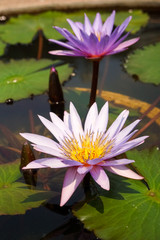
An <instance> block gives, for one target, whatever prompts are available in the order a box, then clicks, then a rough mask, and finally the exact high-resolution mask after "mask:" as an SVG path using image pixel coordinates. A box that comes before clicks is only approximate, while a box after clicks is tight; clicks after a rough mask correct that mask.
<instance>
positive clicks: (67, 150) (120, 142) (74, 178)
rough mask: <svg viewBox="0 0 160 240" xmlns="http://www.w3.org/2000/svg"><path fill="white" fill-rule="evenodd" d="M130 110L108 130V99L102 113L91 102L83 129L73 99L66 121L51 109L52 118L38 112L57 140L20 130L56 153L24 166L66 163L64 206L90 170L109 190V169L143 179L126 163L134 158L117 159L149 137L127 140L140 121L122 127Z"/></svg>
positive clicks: (40, 148) (45, 150) (44, 149)
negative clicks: (49, 118)
mask: <svg viewBox="0 0 160 240" xmlns="http://www.w3.org/2000/svg"><path fill="white" fill-rule="evenodd" d="M128 114H129V111H128V110H124V111H123V112H122V113H121V114H120V115H119V116H118V117H117V119H116V120H115V121H114V122H113V124H112V125H111V126H110V127H109V128H108V130H106V128H107V123H108V103H107V102H106V103H105V104H104V106H103V107H102V109H101V111H100V112H99V114H98V110H97V104H96V103H94V104H93V105H92V106H91V108H90V109H89V111H88V114H87V117H86V120H85V123H84V129H83V127H82V123H81V120H80V117H79V115H78V112H77V110H76V109H75V107H74V105H73V104H72V103H70V113H67V112H65V113H64V121H62V120H61V119H60V118H59V117H58V116H57V115H56V114H54V113H52V112H51V113H50V117H51V121H49V120H47V119H45V118H44V117H42V116H39V118H40V120H41V121H42V123H43V124H44V125H45V127H46V128H47V129H48V130H49V131H50V132H51V133H52V134H53V135H54V137H55V138H56V139H57V141H58V142H55V141H54V140H52V139H50V138H47V137H44V136H40V135H37V134H32V133H21V135H22V136H23V137H24V138H26V139H27V140H29V141H31V142H32V143H33V146H34V149H36V150H37V151H40V152H43V153H47V154H50V155H52V156H53V157H50V158H42V159H38V160H35V161H32V162H30V163H29V164H28V165H27V166H26V167H24V168H23V169H34V168H47V167H50V168H63V167H67V168H68V170H67V172H66V174H65V178H64V183H63V188H62V195H61V202H60V205H61V206H63V205H64V204H65V203H66V202H67V201H68V199H69V198H70V197H71V195H72V194H73V192H74V191H75V190H76V188H77V187H78V185H79V184H80V182H81V181H82V180H83V178H84V176H85V175H86V174H87V173H88V172H90V174H91V176H92V177H93V179H94V180H95V181H96V182H97V183H98V184H99V185H100V186H101V187H102V188H104V189H106V190H109V189H110V183H109V178H108V176H107V173H106V171H109V172H112V173H115V174H118V175H121V176H124V177H128V178H132V179H143V177H142V176H140V175H138V174H137V173H135V172H134V171H132V170H130V169H129V168H127V167H126V165H127V164H129V163H132V162H134V160H128V159H125V158H123V159H118V160H117V159H115V157H116V156H117V155H119V154H121V153H124V152H126V151H128V150H130V149H131V148H134V147H136V146H138V145H140V144H142V143H143V142H144V139H145V138H146V136H144V137H139V138H137V139H134V140H130V141H128V140H129V139H130V138H131V137H132V136H133V135H134V134H135V132H136V131H137V130H134V131H132V130H133V128H134V127H135V126H136V125H137V124H138V123H139V121H140V120H136V121H134V122H133V123H131V124H130V125H128V126H127V127H125V128H124V129H123V130H122V128H123V126H124V124H125V121H126V119H127V117H128ZM105 170H106V171H105Z"/></svg>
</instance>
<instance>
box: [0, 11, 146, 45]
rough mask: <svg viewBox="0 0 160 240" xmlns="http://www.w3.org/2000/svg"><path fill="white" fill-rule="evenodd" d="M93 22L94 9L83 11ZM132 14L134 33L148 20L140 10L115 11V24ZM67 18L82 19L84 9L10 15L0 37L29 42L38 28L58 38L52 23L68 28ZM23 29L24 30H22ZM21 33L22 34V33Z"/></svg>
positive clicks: (130, 27) (8, 40)
mask: <svg viewBox="0 0 160 240" xmlns="http://www.w3.org/2000/svg"><path fill="white" fill-rule="evenodd" d="M85 12H86V13H87V15H88V17H89V18H90V20H91V22H93V20H94V18H95V15H96V11H85ZM109 15H110V13H106V12H105V13H104V12H102V13H101V16H102V19H103V21H105V19H106V18H107V17H108V16H109ZM130 15H133V20H132V21H131V23H130V25H129V27H128V29H127V30H128V31H130V30H131V31H132V32H133V33H135V32H136V31H138V30H139V29H140V27H141V26H144V25H146V23H147V21H148V18H149V17H148V15H147V14H144V13H142V11H140V10H137V11H132V12H131V13H130V12H117V14H116V21H115V24H116V25H119V24H120V23H122V22H123V21H124V20H125V18H126V17H128V16H130ZM67 18H70V19H72V20H73V21H81V22H83V21H84V11H77V12H72V13H65V12H58V11H53V12H51V11H49V12H44V13H40V14H36V15H31V14H23V15H19V16H18V17H11V18H10V19H9V21H8V22H7V23H6V24H4V25H1V26H0V33H1V34H0V37H1V39H2V40H4V41H5V42H7V43H10V44H16V43H24V44H26V43H29V42H31V41H32V39H33V37H34V36H35V34H36V33H37V32H38V30H42V31H43V33H44V35H45V37H46V38H48V39H49V38H54V39H59V38H62V36H61V35H60V34H59V33H58V32H57V31H56V30H53V29H52V27H53V26H54V25H56V26H59V27H64V28H68V27H69V24H68V22H67V21H66V19H67ZM24 29H25V31H24ZM22 33H23V34H22Z"/></svg>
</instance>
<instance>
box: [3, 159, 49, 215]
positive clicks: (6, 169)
mask: <svg viewBox="0 0 160 240" xmlns="http://www.w3.org/2000/svg"><path fill="white" fill-rule="evenodd" d="M20 177H21V173H20V170H19V161H16V162H14V163H8V164H1V165H0V215H15V214H24V213H25V212H26V210H27V209H30V208H36V207H39V206H40V205H41V204H42V203H43V202H44V201H46V199H48V198H50V197H51V196H53V192H48V191H41V190H31V189H29V188H28V186H27V185H26V184H24V183H22V182H18V181H17V180H18V179H19V178H20Z"/></svg>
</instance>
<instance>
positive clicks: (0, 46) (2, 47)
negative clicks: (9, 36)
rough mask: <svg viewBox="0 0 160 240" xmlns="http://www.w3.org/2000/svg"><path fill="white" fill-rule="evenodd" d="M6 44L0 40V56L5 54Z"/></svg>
mask: <svg viewBox="0 0 160 240" xmlns="http://www.w3.org/2000/svg"><path fill="white" fill-rule="evenodd" d="M5 47H6V44H5V43H3V42H1V41H0V56H1V55H3V54H4V51H5Z"/></svg>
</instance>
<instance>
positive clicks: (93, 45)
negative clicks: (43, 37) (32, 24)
mask: <svg viewBox="0 0 160 240" xmlns="http://www.w3.org/2000/svg"><path fill="white" fill-rule="evenodd" d="M114 18H115V11H113V12H112V14H111V15H110V16H109V17H108V18H107V19H106V21H105V22H104V24H103V23H102V19H101V15H100V13H97V14H96V17H95V20H94V22H93V25H92V24H91V22H90V20H89V18H88V17H87V15H86V14H85V16H84V24H82V23H81V22H73V21H72V20H70V19H67V21H68V23H69V24H70V26H71V28H72V30H73V32H74V34H72V33H71V32H69V31H68V30H67V29H65V28H60V27H57V26H55V27H54V28H55V29H56V30H57V31H58V32H59V33H60V34H61V35H62V36H63V37H65V38H66V39H67V42H66V43H64V42H61V41H58V40H54V39H49V41H51V42H54V43H56V44H58V45H60V46H62V47H65V48H67V49H69V50H55V51H50V52H49V53H50V54H53V55H66V56H81V57H85V58H90V59H101V58H102V57H104V56H106V55H111V54H116V53H119V52H122V51H124V50H126V49H128V47H129V46H131V45H132V44H134V43H136V42H137V41H138V40H139V38H133V39H130V40H127V41H124V40H125V39H126V38H127V37H128V35H129V33H126V34H125V35H123V36H122V34H123V32H124V31H125V29H126V27H127V26H128V24H129V22H130V20H131V18H132V17H131V16H130V17H128V18H126V20H125V21H124V22H123V23H122V24H121V25H120V26H118V27H116V28H115V29H114V30H113V25H114Z"/></svg>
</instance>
